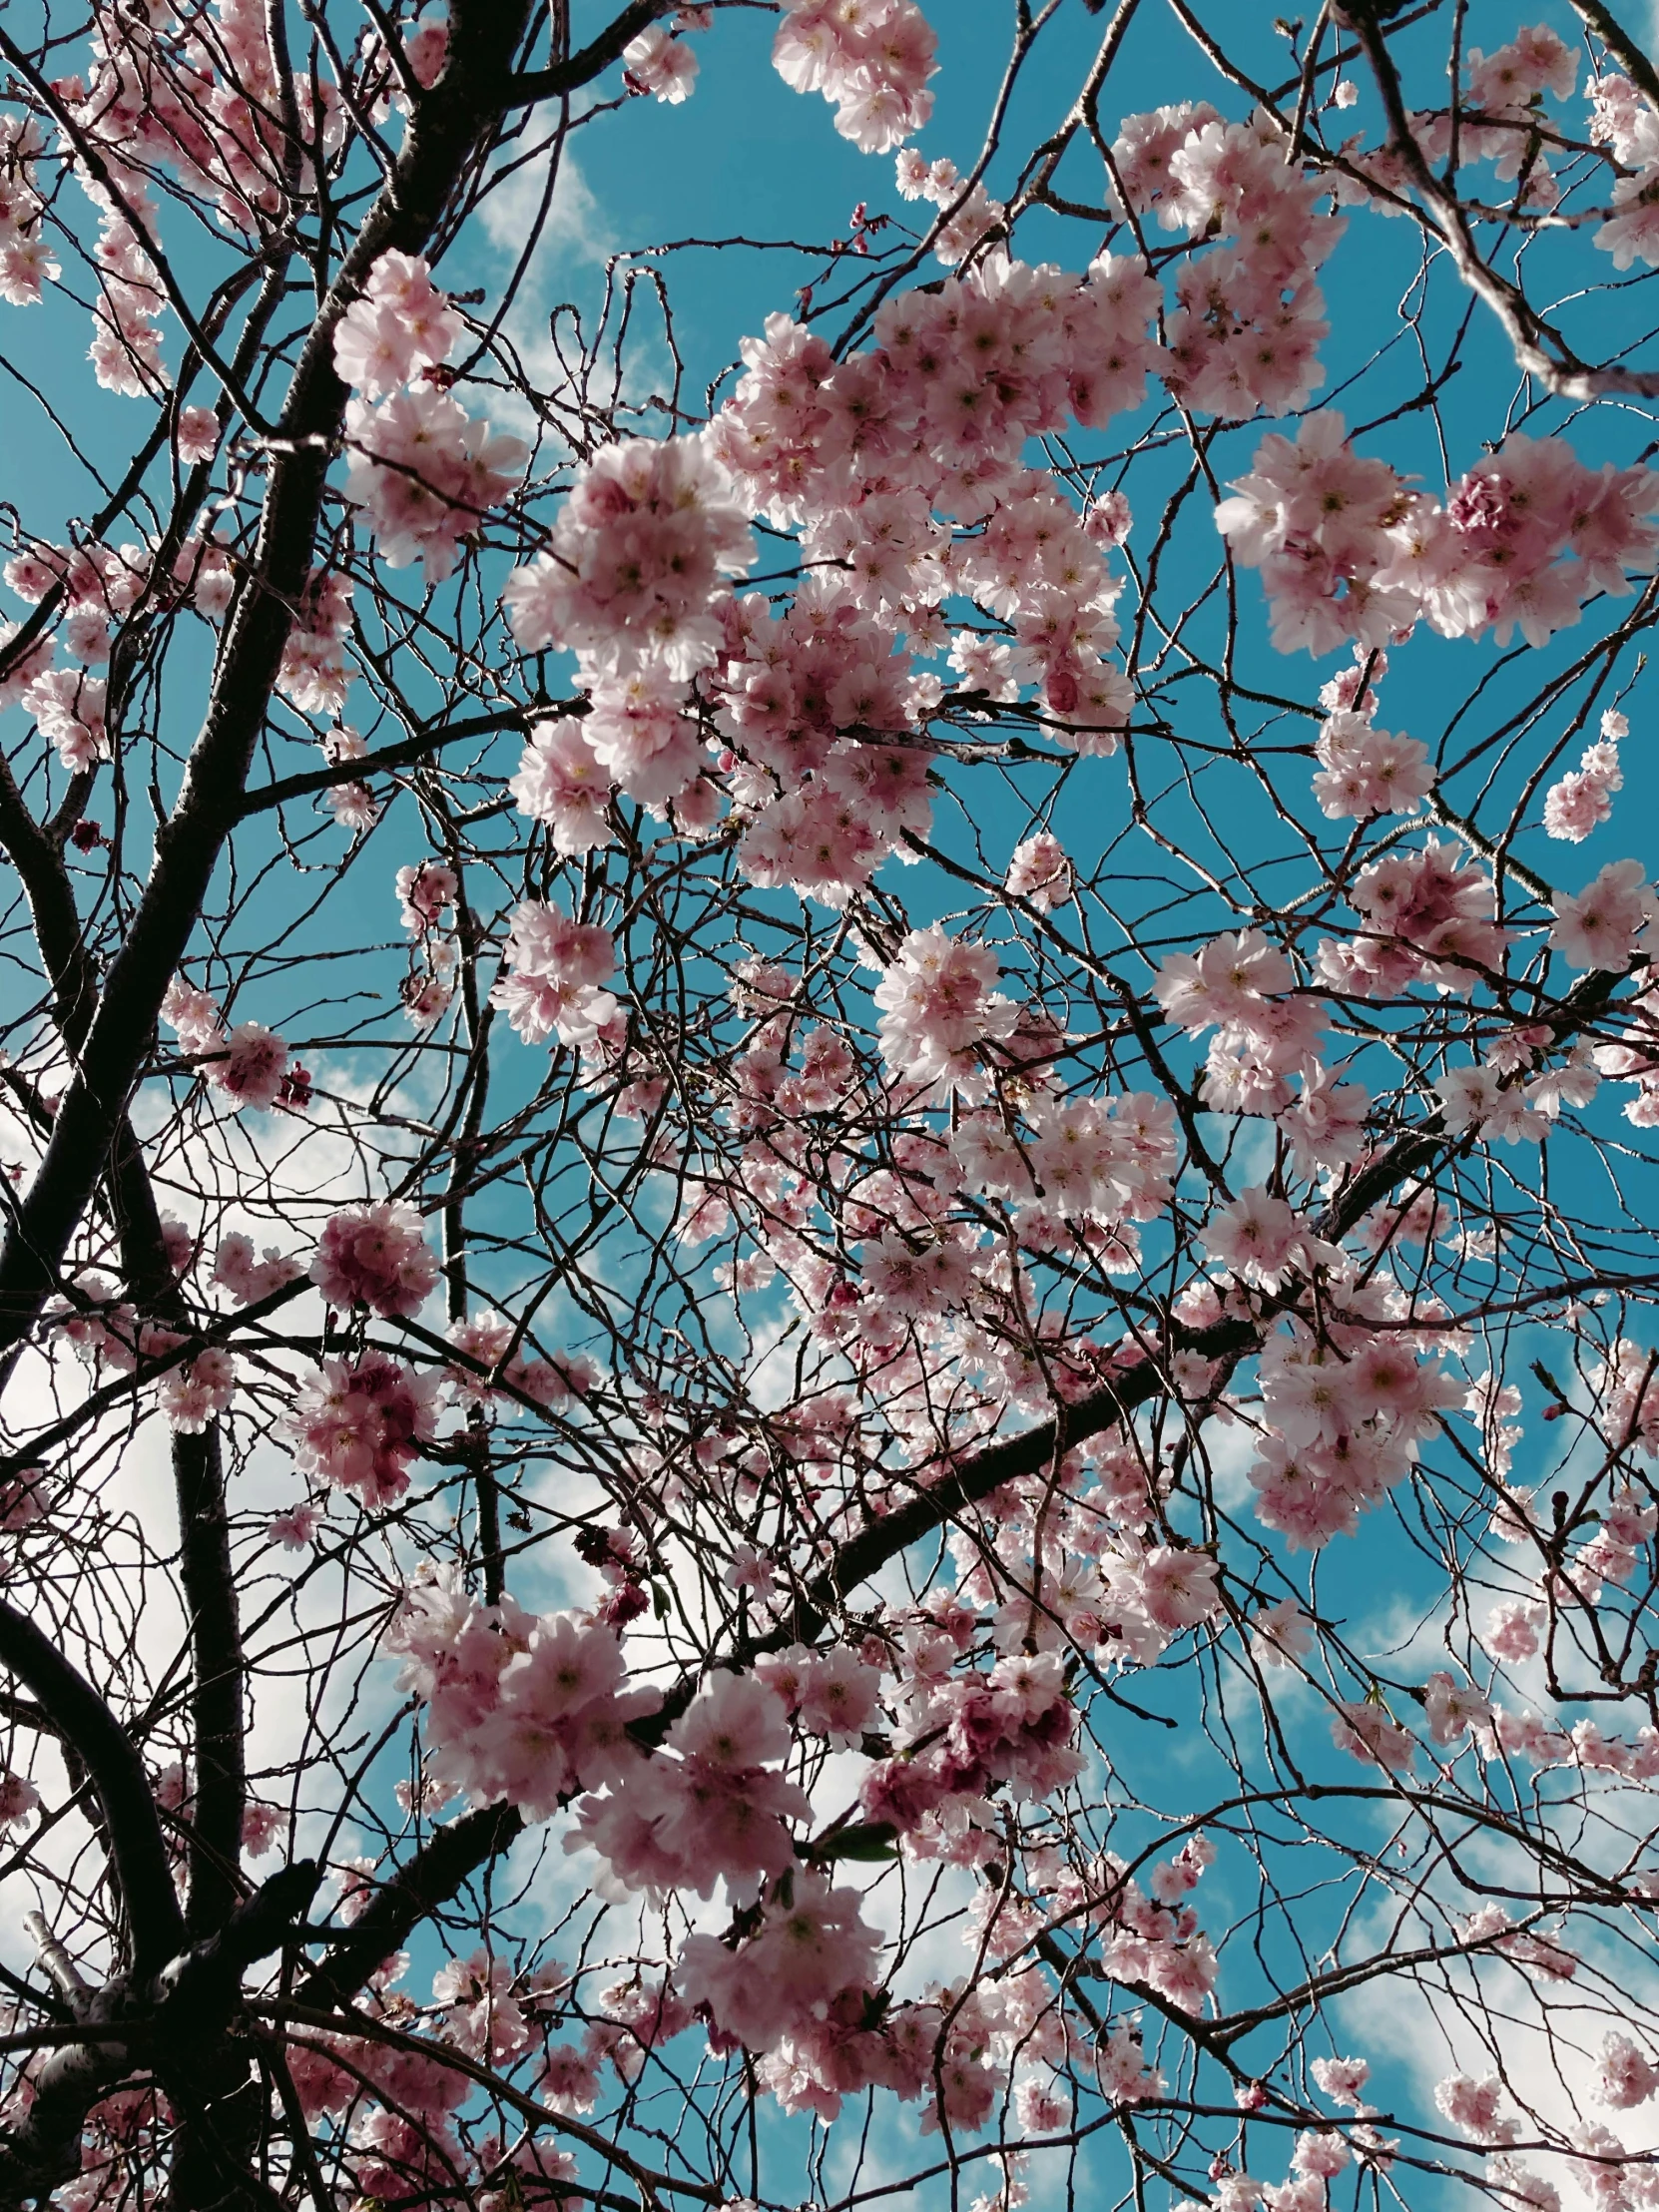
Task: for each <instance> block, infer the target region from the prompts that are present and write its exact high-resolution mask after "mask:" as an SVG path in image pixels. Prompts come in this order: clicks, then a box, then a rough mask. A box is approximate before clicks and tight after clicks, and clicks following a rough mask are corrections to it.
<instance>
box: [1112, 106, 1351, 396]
mask: <svg viewBox="0 0 1659 2212" xmlns="http://www.w3.org/2000/svg"><path fill="white" fill-rule="evenodd" d="M1113 158H1114V160H1115V162H1116V164H1117V169H1118V175H1119V177H1120V178H1121V179H1122V182H1123V189H1124V191H1125V192H1126V193H1127V194H1128V197H1129V202H1130V205H1131V207H1132V208H1133V209H1134V211H1135V213H1136V214H1137V215H1145V214H1148V213H1151V212H1156V214H1157V217H1158V221H1159V223H1160V224H1161V225H1162V227H1163V228H1164V229H1165V230H1167V231H1177V230H1185V231H1186V232H1187V234H1188V236H1189V237H1190V238H1192V239H1194V240H1195V241H1196V240H1204V239H1209V238H1216V239H1217V240H1219V241H1220V244H1219V245H1218V247H1217V249H1216V251H1214V252H1213V253H1209V254H1204V255H1199V256H1195V257H1193V258H1192V259H1190V260H1188V261H1187V262H1186V263H1185V264H1184V266H1183V268H1182V271H1181V274H1180V276H1179V277H1178V278H1177V279H1176V295H1177V298H1178V301H1179V305H1178V307H1177V309H1176V311H1175V313H1174V314H1173V315H1172V316H1171V317H1170V320H1169V357H1168V363H1167V365H1166V366H1165V368H1164V371H1163V373H1164V379H1165V381H1166V382H1167V384H1168V385H1169V388H1170V390H1171V392H1172V393H1173V394H1174V395H1175V396H1176V398H1177V399H1179V400H1181V401H1182V402H1183V403H1184V404H1185V405H1187V406H1189V407H1198V408H1203V409H1205V410H1206V411H1207V412H1209V413H1213V414H1219V415H1229V416H1232V417H1234V418H1236V419H1239V420H1243V419H1245V418H1247V417H1248V416H1250V415H1253V414H1254V413H1255V412H1256V410H1257V408H1258V407H1265V408H1266V409H1267V410H1268V411H1269V413H1271V414H1287V413H1289V412H1290V410H1291V409H1292V408H1293V407H1300V406H1304V405H1306V403H1307V401H1308V398H1309V396H1310V394H1311V393H1312V392H1313V391H1314V390H1315V388H1316V387H1317V386H1318V385H1320V384H1321V383H1323V382H1324V380H1325V371H1324V369H1323V368H1322V367H1321V366H1320V362H1319V358H1318V351H1319V344H1320V340H1321V339H1322V338H1323V337H1325V336H1326V335H1327V333H1328V331H1329V329H1330V324H1329V323H1328V322H1326V320H1325V319H1324V315H1325V298H1324V294H1323V293H1322V292H1321V290H1320V288H1319V285H1318V283H1317V282H1316V281H1315V275H1316V272H1317V271H1318V269H1319V267H1320V265H1321V264H1322V263H1323V262H1324V261H1326V260H1327V259H1328V258H1329V257H1330V255H1331V254H1332V253H1333V252H1334V251H1335V248H1336V246H1337V242H1338V241H1339V240H1340V239H1341V237H1342V235H1343V231H1344V229H1345V228H1346V224H1345V221H1344V219H1343V218H1342V217H1341V216H1337V215H1333V214H1324V215H1322V214H1320V213H1318V212H1317V211H1318V204H1319V202H1320V200H1321V199H1323V198H1325V197H1327V196H1328V195H1329V194H1330V191H1331V186H1330V183H1329V181H1328V180H1326V179H1324V178H1322V177H1320V176H1319V175H1318V174H1317V173H1316V174H1314V175H1304V173H1303V172H1302V171H1301V170H1300V169H1299V168H1297V167H1296V166H1294V165H1291V164H1288V163H1287V161H1286V146H1285V135H1284V132H1283V129H1282V127H1281V126H1280V125H1279V124H1278V123H1277V122H1276V121H1275V120H1274V119H1273V118H1272V117H1271V116H1269V115H1268V114H1266V112H1265V111H1263V110H1261V109H1258V110H1257V112H1256V114H1255V115H1254V116H1253V117H1252V118H1251V120H1250V122H1248V123H1224V122H1223V121H1222V119H1221V118H1220V117H1219V116H1218V115H1217V114H1216V112H1215V110H1214V109H1213V108H1211V107H1209V106H1208V105H1207V104H1203V103H1201V104H1199V105H1198V106H1196V107H1195V106H1190V105H1186V106H1181V107H1175V108H1159V109H1157V110H1155V111H1154V112H1153V113H1152V114H1150V115H1140V116H1131V117H1129V118H1127V119H1126V121H1125V123H1124V125H1123V131H1122V135H1121V136H1120V138H1119V139H1118V141H1117V144H1116V145H1115V147H1114V148H1113Z"/></svg>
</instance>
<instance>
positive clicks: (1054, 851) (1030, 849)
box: [1004, 830, 1076, 914]
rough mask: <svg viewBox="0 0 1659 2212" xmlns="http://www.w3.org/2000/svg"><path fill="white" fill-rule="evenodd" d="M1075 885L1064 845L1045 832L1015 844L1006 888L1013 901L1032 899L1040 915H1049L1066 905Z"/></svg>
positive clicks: (1009, 864) (1005, 883) (1009, 863)
mask: <svg viewBox="0 0 1659 2212" xmlns="http://www.w3.org/2000/svg"><path fill="white" fill-rule="evenodd" d="M1075 882H1076V876H1075V874H1074V872H1073V869H1072V865H1071V862H1070V860H1068V859H1067V857H1066V850H1065V847H1064V845H1062V844H1061V842H1060V840H1059V838H1058V837H1054V836H1050V835H1049V833H1048V831H1047V830H1042V831H1040V832H1039V833H1038V834H1037V835H1036V836H1034V837H1027V838H1026V840H1025V842H1024V843H1023V844H1018V845H1015V847H1014V853H1013V857H1012V859H1011V860H1010V861H1009V862H1008V873H1007V876H1006V878H1005V882H1004V887H1005V889H1006V890H1007V892H1008V895H1009V897H1010V898H1028V899H1029V900H1030V901H1031V903H1032V905H1033V906H1035V907H1036V909H1037V911H1038V913H1039V914H1047V913H1052V912H1053V910H1054V908H1055V907H1056V906H1063V905H1064V904H1065V902H1066V900H1067V899H1068V898H1070V896H1071V894H1072V889H1073V886H1074V884H1075Z"/></svg>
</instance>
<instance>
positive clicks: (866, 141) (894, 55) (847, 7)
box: [772, 0, 938, 154]
mask: <svg viewBox="0 0 1659 2212" xmlns="http://www.w3.org/2000/svg"><path fill="white" fill-rule="evenodd" d="M783 12H784V20H783V21H782V22H781V23H780V24H779V26H778V35H777V37H776V39H775V40H774V41H773V47H772V65H773V67H774V68H775V69H776V70H777V72H778V74H779V76H780V77H782V78H783V80H784V82H785V83H786V84H787V85H790V86H792V87H793V89H794V90H795V91H797V92H822V93H823V95H824V97H825V99H826V100H829V101H831V102H832V103H833V105H834V109H835V129H836V130H837V131H839V133H840V135H841V137H842V138H845V139H850V140H851V141H852V143H853V145H854V146H856V147H857V148H859V150H860V151H861V152H863V153H865V154H884V153H886V152H887V151H888V150H889V148H891V147H894V146H896V145H898V143H899V141H900V140H901V139H907V138H909V137H910V136H911V135H912V133H914V132H916V131H919V130H920V129H921V127H922V125H923V124H924V123H925V122H926V121H927V119H928V117H929V116H930V115H931V114H932V112H933V95H932V94H931V93H930V92H928V91H927V90H926V85H927V80H928V79H929V78H930V77H931V76H932V75H933V74H934V71H935V69H936V66H937V65H936V64H935V62H934V60H933V54H934V50H935V48H936V46H937V43H938V42H937V40H936V39H935V38H934V36H933V32H932V29H931V27H930V25H929V24H928V22H927V19H926V17H925V16H924V15H923V14H922V12H921V10H920V9H919V8H918V7H916V6H915V4H914V0H785V7H784V11H783Z"/></svg>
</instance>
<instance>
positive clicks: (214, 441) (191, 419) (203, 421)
mask: <svg viewBox="0 0 1659 2212" xmlns="http://www.w3.org/2000/svg"><path fill="white" fill-rule="evenodd" d="M173 443H174V446H175V447H176V449H177V451H178V455H179V458H180V460H181V461H183V462H184V464H185V466H186V467H187V468H195V467H196V466H197V465H198V464H199V463H200V462H202V461H211V460H212V459H213V457H214V455H215V453H216V452H217V451H218V450H219V417H218V416H217V415H216V414H215V413H214V411H213V409H212V407H181V408H180V410H179V426H178V428H177V429H176V430H175V431H174V433H173Z"/></svg>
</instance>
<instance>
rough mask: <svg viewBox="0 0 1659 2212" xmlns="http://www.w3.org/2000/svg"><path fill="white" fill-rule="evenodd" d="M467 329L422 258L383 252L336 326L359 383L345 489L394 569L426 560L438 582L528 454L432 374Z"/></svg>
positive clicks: (344, 373) (350, 377)
mask: <svg viewBox="0 0 1659 2212" xmlns="http://www.w3.org/2000/svg"><path fill="white" fill-rule="evenodd" d="M460 330H461V320H460V317H459V316H458V315H457V314H456V313H455V312H454V310H453V309H452V308H451V307H450V305H449V302H448V300H447V298H446V297H445V295H444V294H443V293H442V292H440V291H438V290H436V289H435V288H434V286H433V284H432V281H431V277H430V274H429V272H428V270H427V267H426V264H425V263H424V262H423V261H421V260H419V259H418V257H416V256H413V255H407V254H382V255H381V257H380V259H379V260H378V261H377V262H376V263H375V264H374V267H373V269H372V270H371V271H370V272H369V277H368V284H367V289H366V291H365V293H364V296H363V297H362V298H360V299H358V300H354V301H353V302H352V304H351V305H350V306H349V307H348V308H347V309H346V311H345V313H344V315H343V316H342V317H341V318H340V322H339V324H338V326H337V328H336V330H335V332H334V366H335V368H336V369H337V370H338V372H339V374H340V376H341V378H342V379H343V380H344V381H345V382H346V383H348V384H350V385H351V386H352V387H353V392H354V396H353V397H352V398H351V399H350V401H349V402H348V403H347V405H346V410H345V442H346V448H347V450H348V452H349V454H350V456H351V459H350V467H349V469H348V471H347V474H346V480H345V495H346V497H347V498H348V499H349V500H351V501H353V502H354V503H355V504H356V505H358V506H360V507H365V508H366V509H367V510H368V514H369V519H370V521H371V523H372V524H373V528H374V532H375V537H376V540H377V543H378V548H379V552H380V556H381V558H382V559H383V560H385V561H386V562H388V563H389V564H390V566H391V567H393V568H406V567H407V566H408V564H409V563H410V562H411V561H416V560H418V561H420V562H421V563H422V564H423V565H424V568H425V573H426V577H427V581H428V582H430V583H441V582H442V580H443V579H444V578H445V577H446V576H447V575H448V574H449V573H450V571H451V569H452V568H453V567H454V565H455V560H456V555H457V552H458V549H459V546H460V543H461V540H462V539H463V538H466V537H469V536H471V535H472V534H473V533H474V532H475V531H476V530H477V529H478V527H479V525H480V524H481V523H482V521H483V519H484V517H485V515H486V514H488V512H489V511H490V509H491V508H492V507H494V506H497V505H499V504H500V502H501V500H502V499H503V498H505V496H506V494H507V493H508V492H509V491H510V490H511V489H512V487H513V484H514V483H515V481H516V480H517V477H518V473H519V471H520V470H521V468H522V466H523V463H524V446H523V444H522V442H521V441H520V440H519V439H517V438H511V437H503V436H499V435H497V436H492V435H491V434H490V427H489V424H488V423H487V422H476V421H474V420H473V419H472V418H471V417H470V416H469V415H468V414H467V413H466V411H465V409H464V408H463V407H462V406H461V405H460V403H459V402H458V401H457V400H455V399H453V398H451V397H450V396H449V395H448V393H447V392H445V391H443V390H441V389H440V388H439V386H438V384H437V383H436V382H435V381H433V380H431V377H430V374H429V372H430V371H431V370H433V369H435V368H436V367H437V366H438V364H439V363H441V362H442V361H443V360H444V359H445V358H446V357H447V355H448V353H449V351H450V348H451V347H452V346H453V345H454V343H455V340H456V338H457V337H458V336H459V334H460Z"/></svg>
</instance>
